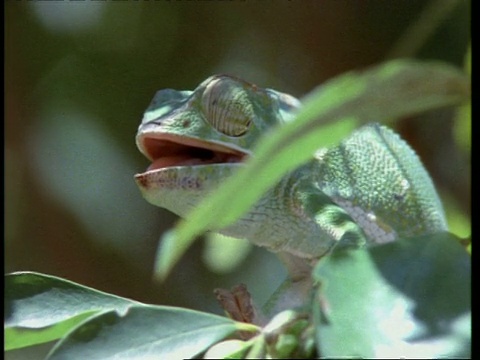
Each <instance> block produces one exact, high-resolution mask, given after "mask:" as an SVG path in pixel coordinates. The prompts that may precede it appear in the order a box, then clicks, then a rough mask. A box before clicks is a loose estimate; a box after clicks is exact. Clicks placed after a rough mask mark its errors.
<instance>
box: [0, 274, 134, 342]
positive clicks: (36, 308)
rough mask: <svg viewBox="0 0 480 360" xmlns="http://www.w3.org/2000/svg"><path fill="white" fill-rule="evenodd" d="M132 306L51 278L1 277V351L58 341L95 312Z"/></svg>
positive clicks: (10, 275) (38, 275) (29, 276)
mask: <svg viewBox="0 0 480 360" xmlns="http://www.w3.org/2000/svg"><path fill="white" fill-rule="evenodd" d="M133 304H138V303H137V302H135V301H132V300H129V299H124V298H121V297H118V296H115V295H111V294H107V293H104V292H101V291H98V290H95V289H92V288H89V287H86V286H82V285H79V284H76V283H73V282H71V281H68V280H64V279H61V278H58V277H55V276H49V275H44V274H39V273H34V272H18V273H13V274H8V275H5V321H4V326H5V335H6V338H5V349H6V350H9V349H14V348H19V347H25V346H29V345H34V344H39V343H44V342H48V341H51V340H54V339H58V338H60V337H62V336H63V335H64V334H65V333H67V332H68V331H69V330H70V329H71V328H73V327H74V326H76V325H77V324H78V323H80V322H81V321H83V320H84V319H85V318H87V317H89V316H91V315H92V314H95V313H96V312H99V311H103V310H105V309H108V310H111V309H115V310H117V311H119V312H125V311H126V309H127V308H128V307H129V306H131V305H133ZM54 324H55V326H52V325H54Z"/></svg>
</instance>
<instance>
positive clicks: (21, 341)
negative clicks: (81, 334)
mask: <svg viewBox="0 0 480 360" xmlns="http://www.w3.org/2000/svg"><path fill="white" fill-rule="evenodd" d="M97 312H98V311H87V312H84V313H82V314H80V315H77V316H75V317H72V318H70V319H68V320H65V321H61V322H59V323H57V324H55V325H51V326H47V327H45V328H40V329H28V328H20V327H13V328H6V329H5V346H4V347H5V348H4V350H5V351H8V350H14V349H20V348H24V347H27V346H33V345H39V344H44V343H47V342H50V341H53V340H57V339H59V338H61V337H62V336H63V335H65V334H66V333H67V332H69V331H70V330H71V329H73V328H74V327H75V326H77V325H78V324H79V323H81V322H82V321H83V320H85V319H87V318H89V317H90V316H92V315H95V314H96V313H97Z"/></svg>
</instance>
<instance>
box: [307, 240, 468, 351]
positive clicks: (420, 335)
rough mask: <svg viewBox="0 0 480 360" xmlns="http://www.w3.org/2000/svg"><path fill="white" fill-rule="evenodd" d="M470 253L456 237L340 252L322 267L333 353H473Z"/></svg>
mask: <svg viewBox="0 0 480 360" xmlns="http://www.w3.org/2000/svg"><path fill="white" fill-rule="evenodd" d="M470 270H471V269H470V257H469V255H468V254H467V253H466V251H465V249H464V248H463V247H461V246H460V245H459V243H458V241H457V239H455V237H453V236H452V235H450V234H448V233H445V234H435V235H430V236H423V237H417V238H412V239H404V240H398V241H396V242H394V243H390V244H385V245H381V246H378V247H374V248H371V249H369V250H343V251H338V252H335V253H334V254H333V255H332V256H330V257H328V258H325V259H324V260H323V261H320V263H319V264H318V265H317V268H316V269H315V272H314V276H315V278H316V280H318V281H319V282H320V287H319V294H318V295H319V296H320V298H321V299H322V304H323V305H322V306H323V315H322V316H323V317H324V319H321V316H320V314H319V313H318V306H316V308H315V309H314V310H315V311H316V314H317V316H316V322H317V329H318V330H317V341H318V346H319V352H320V353H321V354H322V356H325V357H329V358H330V357H334V358H338V357H342V356H347V357H348V356H354V357H363V358H391V357H394V358H402V357H407V358H408V357H416V358H419V357H422V358H425V357H427V358H438V357H452V356H453V357H462V356H468V355H469V343H470V342H471V340H470V332H469V330H468V324H469V323H470V311H471V310H470V309H471V304H470V295H471V294H470V286H471V283H470Z"/></svg>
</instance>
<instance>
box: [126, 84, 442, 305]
mask: <svg viewBox="0 0 480 360" xmlns="http://www.w3.org/2000/svg"><path fill="white" fill-rule="evenodd" d="M301 106H302V105H301V102H300V101H299V100H298V99H297V98H295V97H293V96H291V95H289V94H286V93H282V92H279V91H276V90H272V89H268V88H261V87H259V86H257V85H254V84H251V83H249V82H246V81H244V80H241V79H239V78H236V77H233V76H229V75H214V76H211V77H209V78H208V79H206V80H205V81H203V82H202V83H201V84H200V85H199V86H198V87H197V88H196V89H195V90H193V91H176V90H173V89H165V90H160V91H158V92H157V93H156V94H155V96H154V98H153V100H152V102H151V103H150V105H149V107H148V108H147V110H146V111H145V113H144V116H143V119H142V121H141V124H140V126H139V128H138V132H137V135H136V144H137V147H138V149H139V150H140V152H141V153H142V154H143V155H145V156H146V157H147V158H148V159H149V160H150V161H151V165H150V166H149V167H148V168H147V170H146V171H145V172H142V173H139V174H136V175H135V181H136V183H137V185H138V187H139V189H140V191H141V193H142V195H143V197H144V198H145V199H146V200H147V201H148V202H150V203H151V204H153V205H155V206H159V207H162V208H165V209H167V210H169V211H171V212H173V213H175V214H177V215H179V216H180V217H186V216H188V213H189V212H190V211H191V210H192V209H193V208H194V207H195V206H197V205H198V204H199V202H200V201H201V200H202V199H204V198H205V197H206V196H208V194H209V193H210V192H212V191H214V190H215V189H216V188H217V187H218V186H219V185H220V184H222V182H224V181H225V179H226V178H227V177H229V176H231V175H232V174H234V173H235V171H236V170H238V169H239V167H241V166H243V163H244V162H245V161H246V160H247V159H248V158H250V157H252V156H255V154H254V152H253V151H254V149H255V145H256V144H257V143H258V141H260V139H261V138H262V137H264V136H268V133H269V132H270V131H271V130H272V129H274V128H275V127H277V126H281V125H282V124H284V123H286V122H290V121H295V114H296V112H297V111H298V109H299V108H300V107H301ZM252 181H253V182H254V181H255V179H252ZM245 186H248V184H245ZM238 191H242V189H238ZM212 230H213V229H212ZM445 230H447V223H446V219H445V215H444V211H443V207H442V203H441V201H440V198H439V196H438V194H437V192H436V190H435V187H434V184H433V182H432V180H431V178H430V176H429V174H428V172H427V171H426V169H425V167H424V166H423V165H422V163H421V161H420V159H419V157H418V156H417V155H416V153H415V152H414V151H413V150H412V148H411V147H410V146H409V145H408V144H407V143H406V142H405V141H404V140H403V139H401V138H400V136H399V135H398V134H397V133H395V132H394V131H393V130H391V129H390V128H388V127H386V126H384V125H381V124H378V123H375V122H372V123H369V124H366V125H363V126H361V127H360V128H358V129H357V130H355V131H353V132H352V133H351V134H350V135H349V136H348V137H346V138H345V139H344V140H343V141H341V142H340V143H339V144H338V145H336V146H333V147H330V148H319V149H318V150H317V151H316V152H315V153H314V154H312V158H311V160H310V161H308V162H307V163H305V164H304V165H302V166H300V167H298V168H297V169H295V170H293V171H291V172H289V173H288V174H287V175H285V176H284V177H283V178H282V179H281V180H280V181H279V182H278V183H277V184H276V185H275V186H274V187H273V188H271V189H270V190H268V191H267V192H266V193H265V194H264V195H263V196H262V198H261V199H260V200H258V201H257V203H256V204H255V205H254V206H253V207H252V208H251V209H250V211H249V212H247V213H246V214H244V215H243V217H241V218H240V219H239V220H238V221H236V222H235V223H234V224H232V225H230V226H228V227H226V228H224V229H221V230H216V231H218V232H220V233H222V234H224V235H227V236H231V237H236V238H244V239H248V240H249V241H250V242H252V243H253V244H255V245H258V246H262V247H265V248H267V249H268V250H270V251H272V252H274V253H277V254H278V255H279V257H280V258H281V260H282V261H283V262H284V263H285V265H286V267H287V269H288V272H289V275H290V280H291V283H290V285H292V284H293V285H294V284H297V285H298V284H301V285H298V286H299V287H298V288H295V287H294V286H293V287H292V290H291V292H292V294H298V293H302V294H303V293H305V291H306V289H307V288H308V285H305V284H306V282H305V281H303V280H305V279H307V278H308V275H309V273H310V271H311V268H312V266H313V264H315V263H316V261H318V260H319V259H321V258H322V257H323V256H325V255H327V254H329V253H330V252H331V251H332V249H333V248H335V247H336V246H343V245H352V244H353V245H355V246H368V245H374V244H382V243H387V242H390V241H394V240H396V239H398V238H403V237H413V236H417V235H424V234H431V233H436V232H441V231H445ZM302 281H303V282H302ZM298 296H300V295H298ZM302 296H303V295H302ZM295 301H296V300H295Z"/></svg>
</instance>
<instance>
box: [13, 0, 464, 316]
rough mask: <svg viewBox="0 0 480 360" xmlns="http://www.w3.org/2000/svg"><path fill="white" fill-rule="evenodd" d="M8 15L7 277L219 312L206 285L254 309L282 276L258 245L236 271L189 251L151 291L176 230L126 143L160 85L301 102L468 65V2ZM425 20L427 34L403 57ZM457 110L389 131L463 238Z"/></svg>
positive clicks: (148, 5)
mask: <svg viewBox="0 0 480 360" xmlns="http://www.w3.org/2000/svg"><path fill="white" fill-rule="evenodd" d="M4 7H5V67H4V69H5V194H6V202H5V210H6V218H5V225H6V229H5V270H6V272H11V271H20V270H34V271H39V272H44V273H48V274H53V275H57V276H61V277H65V278H68V279H70V280H72V281H76V282H79V283H82V284H85V285H88V286H92V287H95V288H98V289H100V290H103V291H107V292H111V293H115V294H118V295H121V296H126V297H130V298H134V299H136V300H139V301H143V302H148V303H155V304H171V305H176V306H184V307H190V308H194V309H199V310H205V311H212V312H217V313H220V310H219V309H218V307H217V306H216V303H215V301H214V298H213V295H212V289H213V288H215V287H218V286H222V287H230V286H232V285H235V284H237V283H238V282H240V281H243V282H245V283H247V285H250V287H251V290H252V292H254V295H255V293H258V297H259V298H261V299H262V298H265V296H266V294H267V293H268V292H269V291H271V289H273V288H275V286H276V285H278V284H279V283H280V282H281V276H280V274H281V273H283V269H282V267H281V266H280V265H279V264H278V262H276V259H275V258H274V256H273V255H271V254H269V253H267V252H266V251H264V250H262V249H255V250H252V251H251V253H250V255H249V256H248V257H247V258H246V260H244V261H243V262H242V263H241V264H240V265H239V267H238V268H236V269H235V273H224V274H218V273H214V272H212V271H210V270H209V268H208V266H206V265H205V263H204V262H203V261H202V256H201V254H202V252H203V251H204V242H202V241H199V242H197V243H196V244H195V245H194V246H193V248H192V249H190V251H189V252H188V254H187V255H186V256H185V258H184V259H182V261H181V263H180V264H179V265H178V266H177V267H176V268H175V271H174V273H173V274H172V275H171V277H170V278H169V280H168V281H167V282H166V283H165V284H163V285H159V284H155V283H153V282H152V281H151V275H152V269H153V263H154V257H155V251H156V248H157V245H158V239H159V237H160V235H161V233H162V232H163V231H164V230H166V229H169V228H170V227H171V226H172V225H173V223H174V221H175V217H174V215H172V214H170V213H168V212H167V211H164V210H162V209H159V208H155V207H153V206H151V205H149V204H148V203H147V202H146V201H144V200H143V199H142V198H141V196H140V192H139V191H138V189H137V188H136V186H135V184H134V182H133V175H134V174H135V173H136V172H140V171H142V170H143V169H144V168H146V166H147V165H148V162H147V160H146V159H145V158H143V157H142V155H141V154H140V153H139V152H138V151H137V149H136V146H135V142H134V136H135V133H136V130H137V127H138V124H139V122H140V120H141V118H142V114H143V111H144V110H145V108H146V107H147V105H148V104H149V102H150V100H151V98H152V97H153V94H154V93H155V91H157V90H158V89H162V88H174V89H182V90H183V89H193V88H195V87H196V86H197V85H198V84H199V83H200V82H201V81H202V80H204V79H205V78H207V77H208V76H210V75H212V74H215V73H229V74H233V75H236V76H239V77H241V78H244V79H245V80H247V81H250V82H254V83H256V84H257V85H259V86H262V87H270V88H274V89H277V90H280V91H283V92H288V93H291V94H293V95H295V96H297V97H302V96H303V95H305V94H307V93H308V92H309V91H311V90H312V89H313V88H314V87H315V86H317V85H318V84H320V83H322V82H324V81H325V80H326V79H329V78H331V77H333V76H335V75H337V74H340V73H342V72H344V71H347V70H351V69H359V68H363V67H365V66H368V65H371V64H375V63H379V62H381V61H384V60H385V59H386V58H391V57H398V56H400V57H417V58H423V59H440V60H445V61H448V62H450V63H453V64H456V65H458V66H463V64H464V59H465V54H466V51H467V47H468V43H469V36H470V33H469V28H470V25H469V19H470V15H469V14H470V9H469V5H468V2H466V1H428V2H427V1H380V0H378V1H373V0H372V1H342V0H340V1H308V0H302V1H300V0H296V1H295V0H293V1H287V0H276V1H253V0H246V1H240V0H238V1H187V0H184V1H174V0H171V1H8V0H7V1H6V2H5V5H4ZM419 19H420V20H421V19H423V20H422V21H421V22H420V23H421V24H422V26H423V27H422V26H420V27H419V28H418V29H417V30H416V31H414V32H413V36H410V37H409V36H407V37H406V41H405V47H399V48H398V46H399V45H398V44H399V39H400V38H401V37H402V36H405V34H406V33H407V34H408V31H410V30H411V29H412V24H415V23H416V22H417V21H419ZM413 29H414V30H415V28H413ZM424 35H425V36H424ZM423 38H425V40H424V39H423ZM455 114H456V110H452V109H450V110H442V111H435V112H433V113H430V114H427V115H425V116H422V117H421V118H416V119H404V120H403V121H402V122H401V123H400V125H399V127H398V129H397V130H398V131H400V132H401V133H402V136H403V137H405V138H406V139H407V140H408V141H409V142H410V143H411V144H412V146H413V147H414V148H415V149H416V150H417V152H418V153H419V154H420V156H421V158H422V160H423V161H424V163H425V164H426V166H427V168H428V170H429V171H430V172H431V174H432V177H433V178H434V182H435V183H436V185H437V186H438V188H439V191H440V193H441V195H442V199H443V200H444V201H445V204H446V208H447V210H448V214H449V219H451V224H452V229H453V230H454V232H455V231H456V232H457V233H458V234H459V235H461V236H462V235H463V236H468V235H469V230H468V225H469V224H468V222H467V220H465V219H468V218H469V214H470V180H469V179H470V164H469V159H470V150H469V147H468V143H469V141H468V140H469V132H468V131H466V132H465V131H464V130H465V127H462V126H461V124H460V125H459V124H458V123H459V122H457V121H455ZM462 131H464V132H462ZM465 144H467V145H465ZM252 181H254V179H252ZM259 279H265V280H264V281H263V280H262V281H259ZM252 287H253V288H252Z"/></svg>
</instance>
